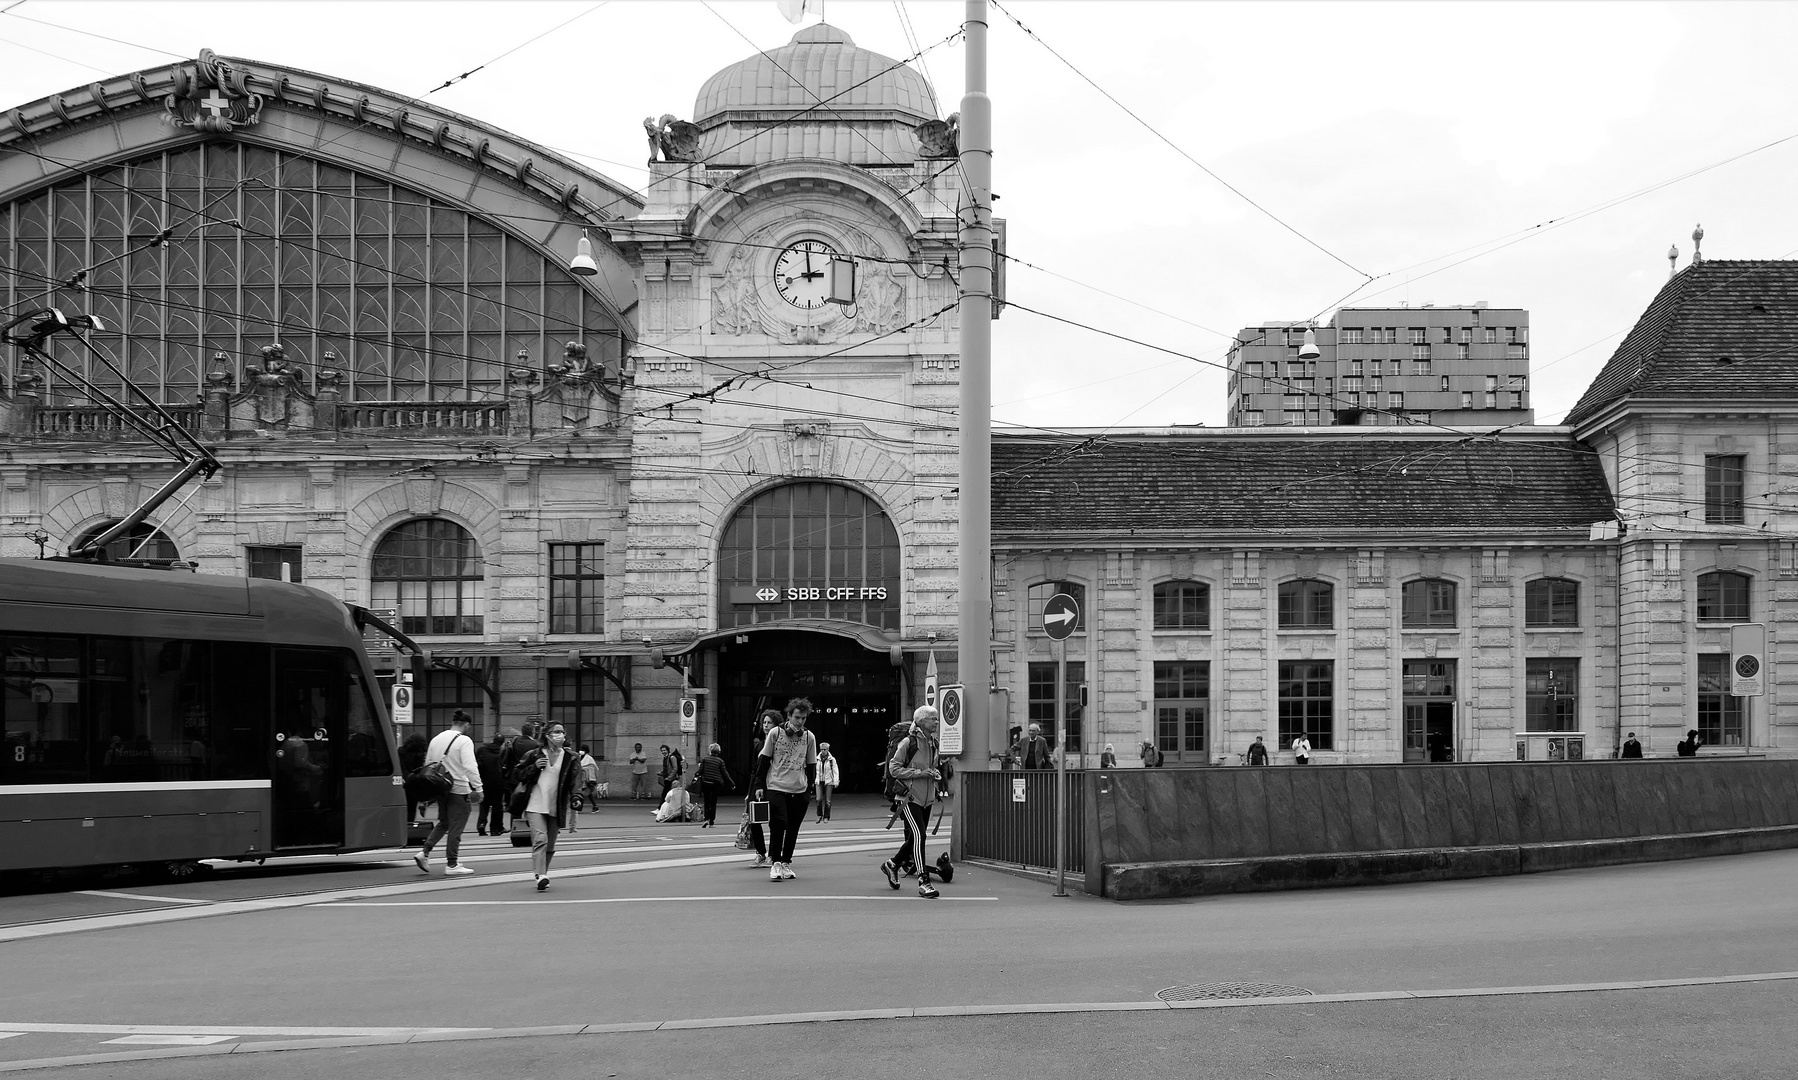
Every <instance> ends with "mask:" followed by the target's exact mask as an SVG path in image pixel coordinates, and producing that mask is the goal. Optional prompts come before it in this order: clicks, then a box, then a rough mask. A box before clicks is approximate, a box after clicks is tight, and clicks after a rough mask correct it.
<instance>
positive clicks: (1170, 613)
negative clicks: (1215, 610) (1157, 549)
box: [1155, 581, 1211, 630]
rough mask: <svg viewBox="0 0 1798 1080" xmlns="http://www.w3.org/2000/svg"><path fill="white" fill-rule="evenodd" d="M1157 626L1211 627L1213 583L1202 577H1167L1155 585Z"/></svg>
mask: <svg viewBox="0 0 1798 1080" xmlns="http://www.w3.org/2000/svg"><path fill="white" fill-rule="evenodd" d="M1155 629H1157V630H1209V629H1211V586H1209V585H1207V584H1205V583H1204V582H1202V581H1164V582H1162V583H1161V584H1159V585H1157V586H1155Z"/></svg>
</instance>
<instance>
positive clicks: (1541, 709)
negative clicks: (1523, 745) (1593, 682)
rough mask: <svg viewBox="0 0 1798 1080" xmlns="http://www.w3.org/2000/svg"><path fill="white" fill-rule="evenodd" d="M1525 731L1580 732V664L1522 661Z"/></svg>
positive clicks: (1543, 659)
mask: <svg viewBox="0 0 1798 1080" xmlns="http://www.w3.org/2000/svg"><path fill="white" fill-rule="evenodd" d="M1523 692H1524V702H1523V710H1524V730H1525V731H1578V730H1579V661H1578V660H1577V659H1563V658H1561V657H1558V656H1557V657H1541V658H1535V659H1526V660H1525V661H1524V662H1523Z"/></svg>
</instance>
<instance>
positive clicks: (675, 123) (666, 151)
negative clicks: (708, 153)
mask: <svg viewBox="0 0 1798 1080" xmlns="http://www.w3.org/2000/svg"><path fill="white" fill-rule="evenodd" d="M643 130H644V131H646V132H648V133H649V160H650V161H652V162H653V161H655V159H656V153H657V152H658V151H659V152H660V153H661V155H662V160H663V161H694V160H696V158H695V156H694V155H695V154H697V153H698V152H699V125H698V124H695V123H692V122H691V121H688V120H677V119H675V117H674V114H673V113H663V114H662V118H661V119H660V120H657V119H656V118H655V117H653V116H645V117H644V118H643Z"/></svg>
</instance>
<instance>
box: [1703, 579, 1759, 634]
mask: <svg viewBox="0 0 1798 1080" xmlns="http://www.w3.org/2000/svg"><path fill="white" fill-rule="evenodd" d="M1749 580H1750V579H1749V577H1748V575H1746V574H1736V573H1731V572H1729V571H1727V570H1719V571H1716V572H1714V573H1709V574H1699V575H1698V621H1699V622H1701V623H1704V622H1727V623H1738V622H1747V621H1748V582H1749Z"/></svg>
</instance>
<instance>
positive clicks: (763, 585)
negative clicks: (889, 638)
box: [718, 482, 900, 630]
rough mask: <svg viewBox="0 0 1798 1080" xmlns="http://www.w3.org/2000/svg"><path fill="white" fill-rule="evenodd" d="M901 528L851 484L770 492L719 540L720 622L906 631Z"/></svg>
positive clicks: (757, 499)
mask: <svg viewBox="0 0 1798 1080" xmlns="http://www.w3.org/2000/svg"><path fill="white" fill-rule="evenodd" d="M899 592H900V582H899V533H898V532H897V530H895V529H894V528H893V523H892V521H891V520H890V519H889V518H888V517H887V516H886V513H885V512H884V511H882V510H881V509H880V506H879V505H878V504H877V503H875V502H874V500H872V499H870V498H868V497H867V496H866V495H863V494H862V493H861V492H859V491H857V490H855V489H854V488H851V487H845V486H843V485H842V484H827V483H809V482H808V483H800V484H783V485H781V486H780V487H776V488H770V489H768V490H767V491H764V492H762V493H761V494H760V495H757V496H756V497H755V498H753V499H750V500H749V501H748V502H747V503H745V504H743V508H742V509H740V510H738V511H737V513H736V516H735V517H733V518H731V520H730V524H729V525H726V526H725V527H724V537H723V539H722V541H720V543H719V545H718V625H719V626H753V625H755V624H757V623H766V622H775V621H779V620H782V619H844V620H847V621H849V622H858V623H866V624H867V625H869V626H878V627H879V628H881V629H882V630H897V629H899Z"/></svg>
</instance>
